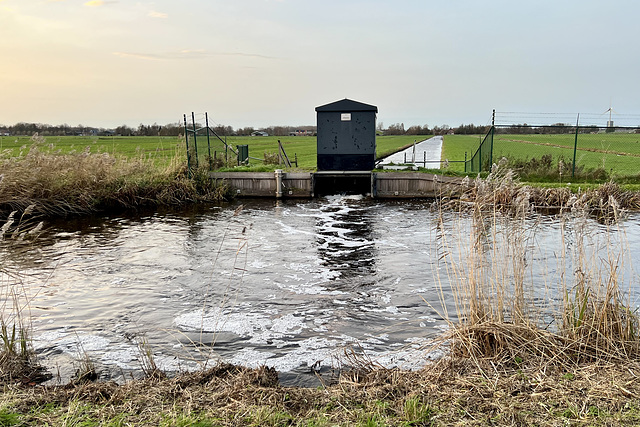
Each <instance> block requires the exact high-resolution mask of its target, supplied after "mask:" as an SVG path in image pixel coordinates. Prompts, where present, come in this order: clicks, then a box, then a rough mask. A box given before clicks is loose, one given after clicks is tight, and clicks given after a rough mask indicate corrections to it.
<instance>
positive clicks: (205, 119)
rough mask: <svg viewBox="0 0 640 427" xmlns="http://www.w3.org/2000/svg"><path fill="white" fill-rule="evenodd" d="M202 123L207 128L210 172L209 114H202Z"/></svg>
mask: <svg viewBox="0 0 640 427" xmlns="http://www.w3.org/2000/svg"><path fill="white" fill-rule="evenodd" d="M204 121H205V124H206V126H207V149H208V151H209V170H211V165H212V163H211V141H210V139H209V114H208V113H207V112H206V111H205V113H204Z"/></svg>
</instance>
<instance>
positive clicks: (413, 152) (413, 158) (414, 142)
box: [411, 139, 416, 163]
mask: <svg viewBox="0 0 640 427" xmlns="http://www.w3.org/2000/svg"><path fill="white" fill-rule="evenodd" d="M415 162H416V140H415V139H414V140H413V151H412V153H411V163H415Z"/></svg>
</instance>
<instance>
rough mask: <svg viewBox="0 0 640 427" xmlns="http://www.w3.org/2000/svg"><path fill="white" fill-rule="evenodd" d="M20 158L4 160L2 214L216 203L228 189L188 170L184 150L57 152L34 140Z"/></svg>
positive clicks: (62, 213) (0, 164)
mask: <svg viewBox="0 0 640 427" xmlns="http://www.w3.org/2000/svg"><path fill="white" fill-rule="evenodd" d="M30 142H31V144H30V145H29V147H28V148H24V149H23V150H24V152H23V153H22V155H19V156H10V157H4V158H0V170H2V175H0V213H2V214H4V215H5V216H6V215H8V214H9V213H10V212H13V211H18V212H23V211H24V210H25V209H26V208H27V207H29V206H31V211H32V213H33V214H34V215H43V216H67V215H79V214H87V213H92V212H99V211H103V210H108V209H131V208H137V207H143V206H160V205H177V204H184V203H194V202H200V201H216V200H221V199H222V198H223V197H224V192H225V189H224V188H222V187H218V186H216V185H214V184H213V183H212V182H211V181H210V180H209V179H207V176H206V171H195V172H194V173H193V174H192V177H191V178H188V176H187V173H186V161H185V160H184V159H185V158H186V157H185V156H184V150H182V151H180V149H179V148H174V149H173V154H172V156H171V157H170V158H169V157H167V158H165V157H164V154H163V157H162V161H158V159H157V158H156V157H154V156H147V155H144V154H140V155H137V156H136V155H133V154H132V155H129V156H128V155H125V154H110V153H107V152H92V150H91V147H86V148H85V149H84V150H82V151H80V152H65V151H64V150H58V149H56V150H54V149H52V147H49V146H47V145H46V141H44V140H43V139H40V138H37V137H36V138H32V139H31V141H30Z"/></svg>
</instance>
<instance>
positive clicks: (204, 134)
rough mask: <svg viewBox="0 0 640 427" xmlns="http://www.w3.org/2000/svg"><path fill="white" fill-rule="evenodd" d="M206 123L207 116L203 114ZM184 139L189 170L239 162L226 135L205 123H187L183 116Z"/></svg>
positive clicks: (213, 167)
mask: <svg viewBox="0 0 640 427" xmlns="http://www.w3.org/2000/svg"><path fill="white" fill-rule="evenodd" d="M204 118H205V120H206V121H207V123H208V118H207V117H206V115H205V116H204ZM184 124H185V136H186V138H185V140H186V144H187V165H188V167H189V170H190V171H191V170H192V169H194V168H195V169H198V168H201V167H206V168H208V169H209V170H214V169H218V168H220V167H223V166H228V165H230V164H233V165H237V164H238V162H239V159H238V152H237V151H236V150H234V149H233V148H232V147H231V146H230V145H228V144H227V142H226V137H224V136H220V135H218V134H217V133H216V132H215V131H214V130H213V129H212V128H211V127H209V126H208V125H207V124H205V125H204V126H203V125H201V124H199V123H197V122H195V118H194V119H193V121H192V123H187V117H186V115H185V118H184Z"/></svg>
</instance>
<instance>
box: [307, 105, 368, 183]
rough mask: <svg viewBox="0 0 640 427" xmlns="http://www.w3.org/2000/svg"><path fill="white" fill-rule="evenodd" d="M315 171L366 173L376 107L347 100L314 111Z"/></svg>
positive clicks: (322, 106)
mask: <svg viewBox="0 0 640 427" xmlns="http://www.w3.org/2000/svg"><path fill="white" fill-rule="evenodd" d="M316 112H317V124H318V170H319V171H370V170H372V169H373V168H374V166H375V161H376V113H377V112H378V107H376V106H374V105H369V104H363V103H362V102H357V101H353V100H351V99H346V98H345V99H343V100H341V101H336V102H332V103H331V104H326V105H321V106H320V107H316Z"/></svg>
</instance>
